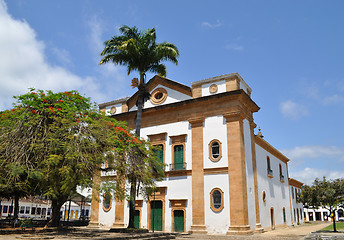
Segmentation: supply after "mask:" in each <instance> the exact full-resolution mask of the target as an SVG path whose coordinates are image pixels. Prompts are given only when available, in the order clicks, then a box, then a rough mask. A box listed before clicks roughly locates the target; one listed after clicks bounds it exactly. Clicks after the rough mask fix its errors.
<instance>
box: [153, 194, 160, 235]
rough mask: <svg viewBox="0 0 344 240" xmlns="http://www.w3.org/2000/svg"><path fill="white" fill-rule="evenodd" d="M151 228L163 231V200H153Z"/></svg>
mask: <svg viewBox="0 0 344 240" xmlns="http://www.w3.org/2000/svg"><path fill="white" fill-rule="evenodd" d="M151 229H152V230H153V229H154V230H156V231H162V201H151Z"/></svg>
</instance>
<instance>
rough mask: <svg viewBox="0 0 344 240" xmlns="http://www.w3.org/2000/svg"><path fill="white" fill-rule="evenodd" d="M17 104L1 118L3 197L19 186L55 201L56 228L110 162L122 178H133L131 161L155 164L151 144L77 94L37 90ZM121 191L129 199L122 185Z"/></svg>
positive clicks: (53, 219)
mask: <svg viewBox="0 0 344 240" xmlns="http://www.w3.org/2000/svg"><path fill="white" fill-rule="evenodd" d="M15 98H16V99H17V102H16V103H15V104H14V108H13V109H12V110H10V111H5V112H2V113H1V114H0V169H1V172H2V173H3V174H2V176H1V178H0V193H1V189H3V190H4V189H9V187H13V186H16V187H17V189H18V190H19V192H20V193H21V194H22V195H33V194H37V193H41V194H44V195H45V196H47V197H49V198H50V199H51V200H52V217H51V220H50V222H49V225H51V226H58V225H59V215H60V208H61V206H62V204H63V203H64V202H66V201H67V199H68V197H69V196H70V194H71V193H72V192H73V191H75V189H76V186H78V185H80V186H90V185H91V183H92V176H93V175H94V174H95V173H96V172H99V168H100V165H101V164H102V163H103V162H104V161H106V162H107V163H110V164H109V168H111V169H112V170H116V172H117V174H118V175H121V174H128V172H130V171H127V168H128V167H127V159H134V158H135V155H136V154H138V155H140V154H142V155H143V156H144V157H145V159H146V163H148V162H149V161H150V160H151V159H153V160H154V158H151V157H150V152H149V151H150V150H149V149H150V148H149V146H148V145H147V143H146V142H144V141H142V140H138V139H137V138H136V137H134V136H131V135H130V134H129V132H128V129H127V128H126V126H125V125H124V123H121V122H117V121H116V120H114V119H111V118H109V117H106V116H104V115H101V114H99V113H98V110H97V108H96V105H92V104H91V103H90V100H89V99H88V98H85V97H83V96H81V95H80V94H79V93H78V92H76V91H69V92H61V93H53V92H51V91H46V92H44V91H42V90H38V91H36V92H34V89H31V92H29V93H27V94H24V95H21V96H18V97H15ZM146 165H147V166H150V164H146ZM131 171H134V172H135V174H137V173H138V172H137V171H135V170H131ZM139 171H140V173H141V174H144V173H145V171H143V169H142V168H141V169H140V170H139ZM145 178H149V176H147V175H145V176H144V177H143V178H142V179H143V180H145ZM118 179H123V178H118ZM143 180H142V181H143ZM144 182H145V183H147V184H154V182H153V181H144ZM115 191H116V192H117V191H118V192H119V193H120V192H123V194H119V196H121V197H122V198H123V197H124V196H125V194H124V192H125V191H124V190H123V186H122V185H121V184H116V189H115ZM4 193H5V192H4ZM6 194H10V195H11V194H12V195H15V193H8V192H6Z"/></svg>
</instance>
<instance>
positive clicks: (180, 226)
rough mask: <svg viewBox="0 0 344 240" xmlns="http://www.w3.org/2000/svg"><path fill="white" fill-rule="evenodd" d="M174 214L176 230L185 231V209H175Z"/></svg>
mask: <svg viewBox="0 0 344 240" xmlns="http://www.w3.org/2000/svg"><path fill="white" fill-rule="evenodd" d="M173 215H174V231H175V232H184V211H183V210H174V211H173Z"/></svg>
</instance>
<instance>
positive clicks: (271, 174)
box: [266, 156, 274, 178]
mask: <svg viewBox="0 0 344 240" xmlns="http://www.w3.org/2000/svg"><path fill="white" fill-rule="evenodd" d="M266 165H267V166H266V169H267V174H268V177H269V178H273V177H274V172H273V171H272V168H271V160H270V157H269V156H266Z"/></svg>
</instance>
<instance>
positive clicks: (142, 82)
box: [128, 72, 146, 228]
mask: <svg viewBox="0 0 344 240" xmlns="http://www.w3.org/2000/svg"><path fill="white" fill-rule="evenodd" d="M144 77H145V73H142V72H140V84H139V86H138V89H139V90H138V96H137V113H136V129H135V133H136V136H137V137H140V131H141V120H142V110H143V105H144V96H145V91H146V86H145V80H144ZM135 201H136V177H135V176H132V177H131V183H130V201H129V224H128V228H134V227H135V226H134V219H135Z"/></svg>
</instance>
